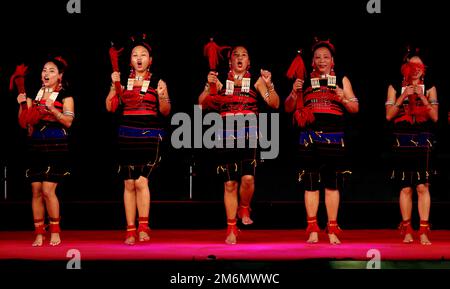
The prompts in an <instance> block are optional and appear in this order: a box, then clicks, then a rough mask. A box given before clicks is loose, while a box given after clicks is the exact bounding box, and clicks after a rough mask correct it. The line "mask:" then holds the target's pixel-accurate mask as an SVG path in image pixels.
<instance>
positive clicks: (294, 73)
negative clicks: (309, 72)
mask: <svg viewBox="0 0 450 289" xmlns="http://www.w3.org/2000/svg"><path fill="white" fill-rule="evenodd" d="M301 54H302V50H298V51H297V56H295V58H294V60H293V61H292V63H291V66H290V67H289V69H288V71H287V73H286V75H287V77H288V78H289V79H297V78H300V79H302V80H304V79H305V75H306V68H305V63H304V62H303V58H302V55H301Z"/></svg>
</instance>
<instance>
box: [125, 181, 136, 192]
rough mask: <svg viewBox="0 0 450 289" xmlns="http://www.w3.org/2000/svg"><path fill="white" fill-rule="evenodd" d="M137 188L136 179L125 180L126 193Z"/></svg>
mask: <svg viewBox="0 0 450 289" xmlns="http://www.w3.org/2000/svg"><path fill="white" fill-rule="evenodd" d="M135 190H136V186H135V184H134V181H130V180H127V181H125V193H130V192H134V191H135Z"/></svg>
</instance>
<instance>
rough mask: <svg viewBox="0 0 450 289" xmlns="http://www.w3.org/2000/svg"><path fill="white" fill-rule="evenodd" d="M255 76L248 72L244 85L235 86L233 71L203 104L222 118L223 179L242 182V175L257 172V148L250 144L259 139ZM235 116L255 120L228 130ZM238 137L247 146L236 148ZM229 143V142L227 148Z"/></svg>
mask: <svg viewBox="0 0 450 289" xmlns="http://www.w3.org/2000/svg"><path fill="white" fill-rule="evenodd" d="M255 83H256V80H255V79H252V77H251V75H250V72H248V71H247V72H246V73H245V74H244V76H243V78H242V79H241V85H240V86H239V85H235V76H234V74H233V72H232V71H230V72H229V73H228V78H227V80H226V82H225V84H224V86H223V87H222V89H221V90H220V91H218V94H217V95H211V94H210V95H208V96H207V98H206V99H205V102H204V103H203V107H206V108H209V109H211V110H214V111H217V112H218V113H219V114H220V115H221V116H222V119H223V128H224V129H223V131H218V132H216V138H217V137H218V138H219V139H221V140H222V141H223V148H217V149H216V152H217V155H216V159H217V163H218V166H217V174H218V175H221V176H222V177H223V180H224V182H227V181H233V180H234V181H239V180H240V178H241V176H243V175H252V176H254V175H255V170H256V165H257V160H258V159H259V156H258V149H257V147H256V145H255V146H250V145H249V144H250V143H251V142H253V143H256V142H257V139H258V133H259V132H258V123H257V116H258V111H259V109H258V92H257V91H256V90H255V89H254V84H255ZM236 115H240V116H243V117H250V118H252V119H253V120H255V121H254V122H245V126H244V127H242V128H236V126H233V128H232V129H230V130H227V127H226V123H227V119H228V120H233V119H234V118H235V116H236ZM239 140H244V141H245V144H246V145H245V148H237V143H238V141H239ZM227 142H228V143H229V145H228V148H227V147H226V146H227Z"/></svg>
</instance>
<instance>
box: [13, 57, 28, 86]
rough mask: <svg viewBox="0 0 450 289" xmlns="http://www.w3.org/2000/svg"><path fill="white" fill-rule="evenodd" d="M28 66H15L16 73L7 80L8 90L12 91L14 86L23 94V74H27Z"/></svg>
mask: <svg viewBox="0 0 450 289" xmlns="http://www.w3.org/2000/svg"><path fill="white" fill-rule="evenodd" d="M27 70H28V66H25V64H21V65H17V66H16V71H15V72H14V73H13V75H11V78H10V80H9V90H13V88H14V84H16V87H17V91H18V92H19V93H25V74H27V72H28V71H27Z"/></svg>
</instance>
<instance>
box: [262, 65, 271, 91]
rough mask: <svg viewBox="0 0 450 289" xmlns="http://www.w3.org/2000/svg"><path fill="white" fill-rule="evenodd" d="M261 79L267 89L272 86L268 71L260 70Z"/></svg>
mask: <svg viewBox="0 0 450 289" xmlns="http://www.w3.org/2000/svg"><path fill="white" fill-rule="evenodd" d="M261 78H262V80H263V81H264V83H265V84H266V86H267V87H269V86H270V85H271V84H272V73H271V72H270V71H268V70H264V69H261Z"/></svg>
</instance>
